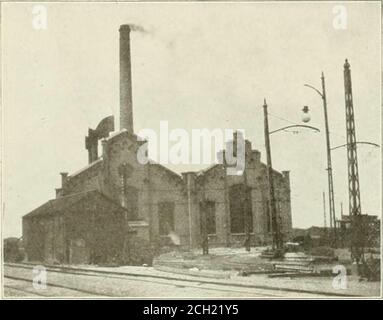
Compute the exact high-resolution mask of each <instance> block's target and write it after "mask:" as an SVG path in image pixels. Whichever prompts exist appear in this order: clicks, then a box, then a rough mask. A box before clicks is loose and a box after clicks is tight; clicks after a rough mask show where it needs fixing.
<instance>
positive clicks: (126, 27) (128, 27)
mask: <svg viewBox="0 0 383 320" xmlns="http://www.w3.org/2000/svg"><path fill="white" fill-rule="evenodd" d="M131 29H132V28H131V25H130V24H122V25H120V32H121V31H130V30H131Z"/></svg>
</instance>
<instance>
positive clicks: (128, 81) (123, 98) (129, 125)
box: [120, 24, 133, 133]
mask: <svg viewBox="0 0 383 320" xmlns="http://www.w3.org/2000/svg"><path fill="white" fill-rule="evenodd" d="M130 31H131V27H130V25H128V24H123V25H121V26H120V130H122V129H126V130H128V131H129V132H130V133H133V104H132V71H131V61H130Z"/></svg>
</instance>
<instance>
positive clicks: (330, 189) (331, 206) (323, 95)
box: [305, 72, 337, 247]
mask: <svg viewBox="0 0 383 320" xmlns="http://www.w3.org/2000/svg"><path fill="white" fill-rule="evenodd" d="M321 83H322V92H321V91H319V90H318V89H316V88H315V87H313V86H311V85H308V84H305V86H306V87H309V88H311V89H313V90H315V91H316V92H317V93H318V94H319V95H320V96H321V98H322V102H323V111H324V121H325V132H326V152H327V169H326V170H327V180H328V197H329V212H330V229H331V230H332V236H333V245H334V246H335V247H336V243H337V230H336V222H335V220H336V215H335V203H334V183H333V175H332V164H331V144H330V129H329V124H328V114H327V98H326V86H325V79H324V74H323V72H322V75H321Z"/></svg>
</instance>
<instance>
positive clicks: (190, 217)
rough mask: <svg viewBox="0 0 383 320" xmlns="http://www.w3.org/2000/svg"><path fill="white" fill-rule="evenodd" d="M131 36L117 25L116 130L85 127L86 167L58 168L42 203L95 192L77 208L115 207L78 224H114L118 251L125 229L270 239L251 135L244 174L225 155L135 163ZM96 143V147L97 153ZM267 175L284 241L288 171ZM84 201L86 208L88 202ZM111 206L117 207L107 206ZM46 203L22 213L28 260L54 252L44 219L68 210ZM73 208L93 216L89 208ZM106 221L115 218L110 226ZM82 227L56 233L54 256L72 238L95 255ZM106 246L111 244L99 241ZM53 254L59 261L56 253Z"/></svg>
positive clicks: (214, 239)
mask: <svg viewBox="0 0 383 320" xmlns="http://www.w3.org/2000/svg"><path fill="white" fill-rule="evenodd" d="M129 34H130V27H129V26H128V25H123V26H121V28H120V130H119V131H118V132H115V131H114V117H113V116H111V117H107V118H105V119H103V120H102V121H101V122H100V124H99V125H98V126H97V128H96V129H94V130H93V129H89V132H88V136H87V137H86V139H85V145H86V149H87V150H88V162H89V163H88V166H86V167H85V168H83V169H82V170H80V171H78V172H76V173H73V174H71V175H68V174H67V173H61V177H62V179H61V180H62V185H61V187H60V188H58V189H56V199H55V200H51V201H50V202H48V203H50V204H51V205H52V204H54V202H55V201H56V202H57V201H58V202H62V203H65V202H66V199H70V198H73V197H74V196H76V195H79V194H87V193H91V194H93V196H94V197H95V198H97V199H98V202H97V203H98V204H99V206H98V207H97V208H95V207H94V205H91V204H92V203H93V202H92V201H93V200H92V199H91V198H89V197H85V198H82V200H81V202H79V203H77V204H76V206H79V205H80V204H81V205H84V206H85V207H90V208H93V209H92V210H95V211H96V212H98V216H100V217H104V216H108V215H109V214H111V213H110V212H115V213H114V215H110V217H111V219H101V218H100V219H101V220H98V221H104V223H105V228H102V227H100V225H99V224H97V223H96V224H92V223H90V222H89V219H87V218H84V220H82V223H83V224H85V226H86V228H85V229H86V230H87V232H88V231H89V230H92V228H93V231H94V230H96V229H94V228H98V229H97V232H109V231H110V230H114V232H115V234H116V236H115V237H114V238H113V239H114V241H116V242H117V243H118V245H117V244H116V245H115V246H113V248H116V249H115V250H116V251H119V250H120V251H121V250H124V246H125V245H124V243H125V240H124V239H125V238H126V237H125V236H124V234H125V235H126V234H127V233H129V238H130V239H131V238H132V237H136V238H138V239H145V240H147V241H149V242H150V243H157V244H158V243H159V244H163V245H167V244H170V243H173V244H177V245H180V246H185V247H198V246H200V245H201V236H202V233H201V232H202V230H203V228H202V227H206V230H207V233H208V234H209V244H210V245H214V246H233V245H243V242H244V240H245V231H246V224H249V229H250V241H251V244H252V245H260V244H267V243H270V241H271V216H270V210H269V187H268V178H267V167H266V165H265V164H264V163H262V162H261V154H260V152H259V151H258V150H255V149H253V148H252V146H251V143H250V141H247V140H246V141H244V148H245V150H244V154H245V170H244V173H243V174H242V175H229V174H227V172H228V170H227V169H228V166H227V165H226V161H223V163H222V164H215V165H212V166H211V167H209V168H207V169H205V170H202V171H198V172H184V173H182V174H177V173H175V172H173V171H171V170H169V169H168V168H166V167H165V166H163V165H161V164H158V163H154V162H153V161H148V162H147V163H145V164H142V162H141V161H138V157H137V155H138V153H139V152H140V151H141V150H142V147H145V146H147V141H145V140H143V139H141V138H140V137H138V136H137V135H136V134H135V133H134V130H133V104H132V89H131V70H130V69H131V66H130V37H129ZM239 139H243V137H242V136H241V135H239V134H237V133H235V134H234V136H233V140H232V141H231V142H229V143H228V144H230V143H233V144H235V143H238V141H239ZM99 141H101V146H102V148H101V149H102V150H100V151H101V152H100V154H99V150H98V145H99ZM228 150H233V148H229V147H228V146H227V147H226V150H223V151H221V152H222V154H223V159H225V155H226V152H229V151H228ZM273 174H274V184H275V186H274V187H275V193H276V195H275V197H276V200H277V209H278V210H277V211H278V220H279V222H280V225H281V233H282V235H283V237H284V238H285V239H287V238H289V236H290V232H291V229H292V222H291V203H290V178H289V172H288V171H283V172H282V173H280V172H277V171H274V172H273ZM52 201H53V202H52ZM87 201H88V202H89V206H87V205H86V204H87ZM112 204H113V205H112ZM43 206H44V205H43ZM109 206H110V207H113V206H116V207H113V210H111V208H108V207H109ZM50 207H51V208H50ZM50 207H49V206H45V208H44V210H40V211H39V210H38V209H39V208H38V209H36V210H37V211H36V210H34V211H33V212H31V213H30V214H27V215H26V216H24V217H23V239H24V241H25V242H26V243H27V245H26V248H27V249H26V251H27V255H28V258H29V259H30V260H33V259H34V258H39V260H46V259H47V258H48V257H49V258H52V253H51V252H53V251H52V250H53V249H52V250H50V251H49V250H48V249H46V251H44V250H45V249H41V248H43V247H47V245H44V243H46V242H49V240H47V239H48V238H49V236H47V234H51V233H52V230H53V229H52V228H54V226H55V223H54V222H49V223H48V222H44V221H47V217H56V219H57V221H60V217H64V216H66V215H68V214H66V213H65V212H66V210H69V209H65V210H64V209H62V210H57V209H55V206H50ZM118 208H119V209H118ZM69 211H70V210H69ZM79 212H82V213H81V214H82V215H85V216H87V215H88V214H89V215H90V216H91V210H90V211H89V210H85V211H81V210H80V211H79ZM116 212H118V213H116ZM246 213H247V215H246ZM69 216H70V214H69ZM247 217H248V218H247ZM49 219H51V218H49ZM49 219H48V220H49ZM52 219H53V218H52ZM61 219H63V218H61ZM112 219H116V221H119V222H118V223H117V224H116V223H114V222H113V221H112ZM121 219H122V220H121ZM247 219H248V220H247ZM53 220H54V219H53ZM64 220H65V219H64ZM55 221H56V220H55ZM57 221H56V227H57V226H58V225H59V226H60V227H62V228H64V229H66V230H72V229H73V228H74V226H72V225H71V223H75V222H74V220H73V219H72V220H71V219H67V220H66V221H67V222H66V223H61V224H60V222H57ZM71 221H72V222H71ZM87 221H88V222H87ZM123 221H125V222H127V223H126V224H125V222H123ZM36 224H37V225H39V224H41V225H43V227H42V228H43V229H41V228H40V232H39V233H40V235H42V234H43V235H44V234H46V236H40V237H37V238H36V237H35V236H34V232H35V231H33V230H37V229H33V228H34V227H33V226H35V225H36ZM85 229H84V234H83V235H82V234H81V232H79V231H78V232H75V233H73V232H72V233H71V232H67V231H65V230H61V231H60V232H58V234H61V235H62V237H64V238H63V239H61V240H58V241H57V243H59V242H60V243H61V244H60V246H61V249H60V250H61V254H62V257H61V258H60V259H59V260H61V261H68V262H72V263H75V260H74V259H73V258H72V259H69V256H70V255H71V254H72V255H73V253H71V250H72V251H73V250H74V249H73V248H72V246H71V243H77V242H78V243H81V244H83V246H84V247H85V248H86V249H84V252H87V255H89V257H90V256H91V255H92V254H93V255H95V254H96V253H94V252H93V251H94V248H93V247H92V245H91V243H92V241H93V240H91V239H93V238H92V237H90V236H87V235H86V234H87V233H86V232H85ZM107 230H109V231H107ZM118 235H121V237H120V236H118ZM44 237H45V238H44ZM65 237H66V238H65ZM104 245H105V246H109V245H111V244H110V242H105V243H104ZM28 246H29V247H28ZM57 246H58V245H57ZM33 247H39V248H40V249H39V250H37V251H38V252H39V254H38V256H34V254H35V253H33V252H34V251H36V250H35V249H34V251H33V250H32V249H31V248H33ZM28 248H29V249H28ZM71 248H72V249H71ZM92 248H93V249H92ZM92 250H93V251H92ZM56 251H57V250H56ZM84 254H85V253H84ZM113 255H114V256H115V255H117V256H118V254H112V256H113ZM98 257H99V258H98V259H99V260H100V259H101V260H110V259H112V258H111V255H107V254H101V253H98ZM100 257H101V258H100ZM53 258H54V259H58V257H57V256H54V257H53ZM92 259H93V260H92ZM92 259H91V258H89V259H86V261H85V262H90V263H91V262H92V261H95V260H94V257H93V258H92ZM83 262H84V261H83Z"/></svg>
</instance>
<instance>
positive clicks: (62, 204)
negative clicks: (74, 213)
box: [23, 190, 125, 219]
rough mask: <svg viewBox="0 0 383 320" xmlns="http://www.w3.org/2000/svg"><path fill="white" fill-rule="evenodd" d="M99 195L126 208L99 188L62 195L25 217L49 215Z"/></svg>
mask: <svg viewBox="0 0 383 320" xmlns="http://www.w3.org/2000/svg"><path fill="white" fill-rule="evenodd" d="M92 195H93V196H97V197H99V198H101V199H103V200H104V201H108V202H110V203H112V204H113V205H115V206H118V207H120V208H121V209H122V210H125V209H124V208H123V207H121V206H120V205H119V204H118V203H116V202H114V201H113V200H111V199H109V198H108V197H106V196H105V195H103V194H102V193H101V192H100V191H98V190H92V191H85V192H80V193H75V194H71V195H68V196H65V197H60V198H57V199H53V200H49V201H47V202H46V203H44V204H43V205H41V206H40V207H38V208H36V209H35V210H32V211H31V212H29V213H28V214H26V215H24V216H23V219H24V218H33V217H36V216H43V215H49V214H53V213H57V212H61V211H63V210H65V209H67V208H69V207H71V206H72V205H74V204H76V203H78V202H80V201H81V200H84V199H85V198H87V197H89V196H92Z"/></svg>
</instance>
